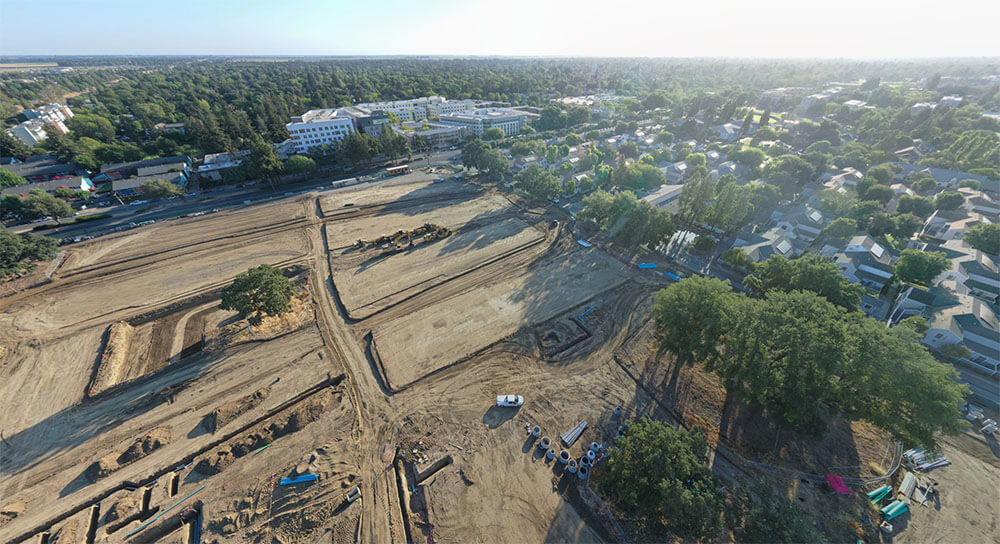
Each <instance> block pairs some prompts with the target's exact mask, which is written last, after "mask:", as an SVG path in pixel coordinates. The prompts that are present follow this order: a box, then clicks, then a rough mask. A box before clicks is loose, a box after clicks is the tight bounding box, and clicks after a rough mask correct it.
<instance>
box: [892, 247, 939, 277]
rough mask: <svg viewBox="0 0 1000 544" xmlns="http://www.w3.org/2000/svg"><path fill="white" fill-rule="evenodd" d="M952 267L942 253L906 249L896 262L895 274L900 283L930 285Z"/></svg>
mask: <svg viewBox="0 0 1000 544" xmlns="http://www.w3.org/2000/svg"><path fill="white" fill-rule="evenodd" d="M949 266H951V261H950V260H948V257H947V256H946V255H945V254H944V253H942V252H940V251H920V250H917V249H904V250H903V252H902V253H901V254H900V255H899V260H898V261H896V266H895V272H896V278H897V279H899V281H905V282H916V283H921V284H924V285H930V283H931V280H933V279H934V278H936V277H937V275H938V274H940V273H942V272H944V271H945V270H947V269H948V267H949Z"/></svg>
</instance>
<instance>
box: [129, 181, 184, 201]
mask: <svg viewBox="0 0 1000 544" xmlns="http://www.w3.org/2000/svg"><path fill="white" fill-rule="evenodd" d="M140 190H141V191H142V194H143V196H146V197H148V198H167V197H171V196H180V195H182V194H184V190H183V189H181V188H180V187H179V186H177V185H175V184H173V183H170V182H169V181H167V180H165V179H151V180H147V181H145V182H143V184H142V187H141V188H140Z"/></svg>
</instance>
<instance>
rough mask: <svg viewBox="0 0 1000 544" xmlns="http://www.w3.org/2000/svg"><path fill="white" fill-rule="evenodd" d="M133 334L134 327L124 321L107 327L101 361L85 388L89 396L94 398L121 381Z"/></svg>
mask: <svg viewBox="0 0 1000 544" xmlns="http://www.w3.org/2000/svg"><path fill="white" fill-rule="evenodd" d="M134 334H135V327H133V326H132V325H129V324H128V323H126V322H124V321H118V322H117V323H113V324H111V326H110V327H108V342H107V344H106V345H105V346H104V352H103V353H102V354H101V361H100V363H99V365H98V368H97V372H96V373H95V374H94V378H93V380H91V382H90V387H88V388H87V391H88V393H89V394H90V396H94V395H96V394H98V393H100V392H101V391H104V390H105V389H108V388H109V387H113V386H115V385H117V384H118V383H119V382H121V381H122V378H123V377H124V375H125V373H126V371H127V369H126V368H125V366H126V365H125V363H126V361H127V360H128V352H129V349H130V348H131V347H132V336H133V335H134Z"/></svg>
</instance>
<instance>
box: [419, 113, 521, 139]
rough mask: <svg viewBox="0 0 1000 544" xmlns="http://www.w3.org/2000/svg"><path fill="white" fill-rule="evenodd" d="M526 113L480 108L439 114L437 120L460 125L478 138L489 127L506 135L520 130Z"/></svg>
mask: <svg viewBox="0 0 1000 544" xmlns="http://www.w3.org/2000/svg"><path fill="white" fill-rule="evenodd" d="M527 119H528V114H527V113H525V112H523V111H518V110H512V109H508V108H481V109H477V110H473V111H471V112H466V113H450V114H446V115H442V116H440V118H439V119H438V122H440V123H441V124H445V125H451V126H461V127H465V128H466V129H467V130H468V133H469V134H471V135H474V136H476V137H478V138H482V137H483V134H484V133H485V132H486V131H487V130H489V129H491V128H494V127H496V128H499V129H501V130H503V133H504V134H505V135H506V136H513V135H514V134H517V133H519V132H521V129H522V128H524V125H525V123H526V122H527Z"/></svg>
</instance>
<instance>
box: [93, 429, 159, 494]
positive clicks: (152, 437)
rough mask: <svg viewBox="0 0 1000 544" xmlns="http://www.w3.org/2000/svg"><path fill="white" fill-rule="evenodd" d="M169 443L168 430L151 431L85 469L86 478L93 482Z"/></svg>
mask: <svg viewBox="0 0 1000 544" xmlns="http://www.w3.org/2000/svg"><path fill="white" fill-rule="evenodd" d="M169 442H170V429H167V428H165V427H160V428H157V429H153V430H152V431H150V433H149V434H147V435H146V436H144V437H142V438H137V439H136V440H135V441H134V442H132V443H131V444H130V445H129V446H128V447H127V448H125V449H124V450H121V451H116V452H112V453H109V454H107V455H105V456H104V457H101V459H100V460H98V461H95V462H94V463H93V464H92V465H90V466H89V467H87V478H89V479H90V481H91V482H95V481H97V480H99V479H101V478H104V477H106V476H107V475H109V474H111V473H112V472H114V471H116V470H118V469H120V468H121V467H123V466H125V465H127V464H129V463H133V462H135V461H138V460H139V459H142V458H143V457H145V456H147V455H149V454H150V453H153V452H154V451H156V450H158V449H160V448H162V447H163V446H165V445H166V444H167V443H169Z"/></svg>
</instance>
